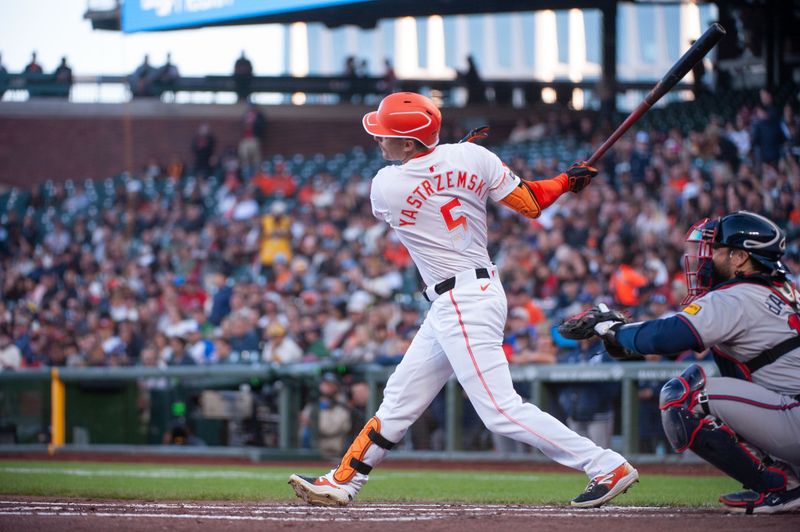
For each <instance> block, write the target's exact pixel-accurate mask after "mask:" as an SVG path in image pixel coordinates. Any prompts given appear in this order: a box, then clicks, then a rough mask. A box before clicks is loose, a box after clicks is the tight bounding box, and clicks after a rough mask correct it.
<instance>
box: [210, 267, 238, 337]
mask: <svg viewBox="0 0 800 532" xmlns="http://www.w3.org/2000/svg"><path fill="white" fill-rule="evenodd" d="M211 285H212V295H211V311H210V312H209V315H208V321H209V322H210V323H211V324H212V325H220V324H221V323H222V320H223V318H225V316H227V315H228V314H230V312H231V296H232V295H233V283H232V282H231V281H230V280H229V279H228V277H227V276H226V275H225V274H224V273H223V272H221V271H216V272H213V273H212V274H211Z"/></svg>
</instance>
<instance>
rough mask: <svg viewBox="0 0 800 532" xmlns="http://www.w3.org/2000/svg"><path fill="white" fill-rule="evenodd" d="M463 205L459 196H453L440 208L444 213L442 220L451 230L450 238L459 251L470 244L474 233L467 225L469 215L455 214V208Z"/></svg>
mask: <svg viewBox="0 0 800 532" xmlns="http://www.w3.org/2000/svg"><path fill="white" fill-rule="evenodd" d="M456 207H461V201H459V199H458V198H453V199H451V200H450V201H448V202H447V203H445V204H444V205H442V207H441V208H440V209H439V212H441V213H442V220H444V225H445V227H447V230H448V231H449V232H450V240H451V241H452V242H453V247H454V248H455V249H457V250H459V251H461V250H464V249H466V248H467V246H469V244H470V242H471V240H472V235H471V234H470V232H469V227H468V226H467V217H466V216H464V215H463V214H458V213H456V214H458V216H453V209H455V208H456Z"/></svg>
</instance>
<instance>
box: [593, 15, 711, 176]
mask: <svg viewBox="0 0 800 532" xmlns="http://www.w3.org/2000/svg"><path fill="white" fill-rule="evenodd" d="M724 35H725V28H723V27H722V26H721V25H720V24H718V23H716V22H715V23H714V24H712V25H711V27H710V28H708V29H707V30H706V32H705V33H704V34H703V35H701V36H700V38H699V39H697V40H696V41H695V43H694V44H693V45H692V46H691V48H689V49H688V50H686V53H685V54H683V55H682V56H681V58H680V59H678V61H677V62H676V63H675V64H674V65H672V68H670V69H669V72H667V73H666V75H665V76H664V77H663V78H661V81H659V82H658V83H656V86H655V87H653V88H652V89H651V90H650V92H649V93H648V94H647V96H645V97H644V101H643V102H642V103H640V104H639V105H638V106H637V107H636V109H634V110H633V112H631V114H629V115H628V117H627V118H626V119H625V121H624V122H622V124H620V125H619V127H617V129H615V130H614V132H613V133H612V134H611V136H610V137H608V139H606V141H605V142H604V143H603V145H602V146H600V147H599V148H597V150H596V151H595V152H594V153H593V154H592V156H591V157H589V160H588V161H586V162H587V163H588V164H589V166H594V164H595V163H596V162H597V161H598V159H600V157H602V156H603V154H605V153H606V151H608V149H609V148H610V147H611V146H613V145H614V143H615V142H617V140H619V138H620V137H621V136H622V135H624V134H625V132H626V131H628V129H630V127H631V126H632V125H633V124H634V123H635V122H636V121H637V120H639V119H640V118H641V117H642V115H643V114H645V113H646V112H647V111H648V109H650V108H651V107H652V106H653V105H654V104H655V103H656V102H657V101H658V100H660V99H661V97H662V96H664V95H665V94H666V93H668V92H669V91H670V89H672V87H674V86H675V85H676V84H677V83H678V82H679V81H680V80H681V79H683V76H685V75H686V74H687V73H688V72H689V71H690V70H691V69H692V67H693V66H694V65H695V64H697V62H698V61H702V60H703V57H705V55H706V54H707V53H708V52H709V51H710V50H711V49H712V48H713V47H714V46H715V45H716V44H717V43H718V42H719V40H720V39H722V37H723V36H724Z"/></svg>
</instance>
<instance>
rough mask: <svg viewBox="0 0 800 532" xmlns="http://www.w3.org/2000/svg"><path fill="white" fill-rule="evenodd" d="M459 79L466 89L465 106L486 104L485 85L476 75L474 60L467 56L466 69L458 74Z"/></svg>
mask: <svg viewBox="0 0 800 532" xmlns="http://www.w3.org/2000/svg"><path fill="white" fill-rule="evenodd" d="M458 75H459V78H460V79H461V81H463V83H464V85H465V86H466V87H467V105H481V104H485V103H486V85H485V84H484V82H483V79H482V78H481V75H480V73H478V66H477V65H476V64H475V58H474V57H473V56H471V55H469V56H467V69H466V70H465V71H463V72H459V73H458Z"/></svg>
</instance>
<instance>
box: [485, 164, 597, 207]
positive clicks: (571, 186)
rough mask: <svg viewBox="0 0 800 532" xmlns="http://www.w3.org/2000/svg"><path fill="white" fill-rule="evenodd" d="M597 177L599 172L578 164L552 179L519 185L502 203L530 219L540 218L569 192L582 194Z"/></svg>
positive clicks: (522, 180) (521, 181)
mask: <svg viewBox="0 0 800 532" xmlns="http://www.w3.org/2000/svg"><path fill="white" fill-rule="evenodd" d="M596 175H597V170H596V169H594V168H592V167H591V166H589V165H587V164H586V163H576V164H573V165H572V166H570V167H569V168H568V169H567V171H566V172H563V173H561V174H558V175H557V176H555V177H554V178H552V179H543V180H541V181H525V180H524V179H520V181H519V184H518V185H517V186H516V188H514V190H512V191H511V193H509V194H508V195H507V196H506V197H504V198H503V199H501V200H500V203H502V204H503V205H505V206H506V207H508V208H510V209H514V210H515V211H517V212H518V213H520V214H522V215H523V216H526V217H528V218H538V217H539V215H540V214H541V213H542V211H543V210H544V209H546V208H547V207H549V206H550V205H552V204H553V203H554V202H555V201H556V200H557V199H558V198H559V197H561V195H562V194H564V193H565V192H567V191H571V192H575V193H577V192H580V191H581V190H583V189H584V188H586V186H587V185H588V184H589V183H590V182H591V181H592V178H593V177H594V176H596Z"/></svg>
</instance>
